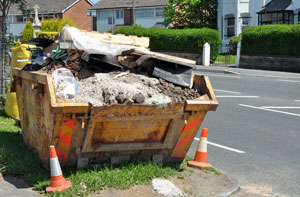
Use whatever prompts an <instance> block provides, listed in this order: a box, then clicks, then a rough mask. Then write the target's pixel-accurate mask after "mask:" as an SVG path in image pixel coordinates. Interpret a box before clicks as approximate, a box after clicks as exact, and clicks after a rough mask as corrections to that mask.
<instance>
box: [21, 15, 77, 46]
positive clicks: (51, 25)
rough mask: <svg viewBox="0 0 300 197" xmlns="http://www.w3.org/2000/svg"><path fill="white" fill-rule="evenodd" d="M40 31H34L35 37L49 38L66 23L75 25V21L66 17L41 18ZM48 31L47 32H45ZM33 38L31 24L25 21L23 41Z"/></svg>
mask: <svg viewBox="0 0 300 197" xmlns="http://www.w3.org/2000/svg"><path fill="white" fill-rule="evenodd" d="M41 24H42V26H41V31H39V32H36V35H37V37H40V36H41V37H43V38H51V37H53V36H55V35H56V34H58V33H57V32H60V31H61V29H62V28H63V27H64V26H65V25H66V24H69V25H70V26H73V27H76V25H75V23H74V22H73V21H72V20H71V19H68V18H63V19H58V18H53V19H47V20H43V21H42V22H41ZM47 32H48V33H47ZM32 38H33V26H32V23H31V22H30V21H27V22H26V25H25V27H24V30H23V37H22V41H23V42H28V41H30V40H31V39H32Z"/></svg>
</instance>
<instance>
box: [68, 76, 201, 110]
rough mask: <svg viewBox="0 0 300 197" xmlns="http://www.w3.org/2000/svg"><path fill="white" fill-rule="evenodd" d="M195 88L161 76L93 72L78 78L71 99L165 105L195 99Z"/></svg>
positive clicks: (101, 103)
mask: <svg viewBox="0 0 300 197" xmlns="http://www.w3.org/2000/svg"><path fill="white" fill-rule="evenodd" d="M195 98H196V91H195V90H193V89H188V88H181V87H180V86H175V85H174V84H172V83H168V82H166V81H165V80H163V79H156V78H151V77H147V76H144V75H139V74H134V73H129V74H127V73H120V72H110V73H97V74H95V75H94V76H92V77H89V78H87V79H83V80H80V81H79V90H78V92H77V94H76V96H75V98H74V99H73V100H74V101H76V102H89V103H91V104H92V105H93V106H103V105H112V104H133V103H137V104H155V105H162V106H164V105H167V104H168V103H171V102H183V101H184V100H186V99H195Z"/></svg>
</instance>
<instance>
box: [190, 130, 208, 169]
mask: <svg viewBox="0 0 300 197" xmlns="http://www.w3.org/2000/svg"><path fill="white" fill-rule="evenodd" d="M188 166H190V167H197V168H212V165H211V164H210V163H207V128H203V129H202V133H201V138H200V141H199V143H198V147H197V150H196V154H195V158H194V161H188Z"/></svg>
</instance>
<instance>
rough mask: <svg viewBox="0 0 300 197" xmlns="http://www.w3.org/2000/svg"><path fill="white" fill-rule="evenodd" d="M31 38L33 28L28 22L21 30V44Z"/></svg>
mask: <svg viewBox="0 0 300 197" xmlns="http://www.w3.org/2000/svg"><path fill="white" fill-rule="evenodd" d="M32 38H33V26H32V23H31V22H30V21H29V20H28V21H27V22H26V25H25V27H24V30H23V37H22V40H23V42H28V41H29V40H31V39H32Z"/></svg>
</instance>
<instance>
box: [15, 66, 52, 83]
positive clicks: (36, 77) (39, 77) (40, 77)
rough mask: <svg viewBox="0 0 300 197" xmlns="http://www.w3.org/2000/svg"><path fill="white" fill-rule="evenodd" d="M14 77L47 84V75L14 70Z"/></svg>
mask: <svg viewBox="0 0 300 197" xmlns="http://www.w3.org/2000/svg"><path fill="white" fill-rule="evenodd" d="M13 75H15V76H18V77H21V78H23V79H27V80H29V81H34V82H37V83H41V84H47V74H41V73H37V72H26V71H22V70H21V69H20V68H14V69H13Z"/></svg>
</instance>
